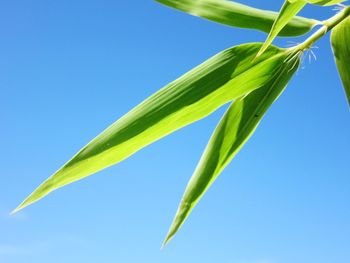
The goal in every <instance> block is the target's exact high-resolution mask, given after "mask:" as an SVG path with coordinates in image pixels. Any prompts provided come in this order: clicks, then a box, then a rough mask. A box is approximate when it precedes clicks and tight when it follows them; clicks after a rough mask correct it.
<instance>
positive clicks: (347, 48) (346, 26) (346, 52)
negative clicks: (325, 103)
mask: <svg viewBox="0 0 350 263" xmlns="http://www.w3.org/2000/svg"><path fill="white" fill-rule="evenodd" d="M331 42H332V47H333V53H334V59H335V62H336V64H337V67H338V71H339V74H340V77H341V80H342V82H343V86H344V90H345V93H346V96H347V98H348V103H349V106H350V18H347V19H345V20H344V21H343V22H341V23H340V24H339V25H337V26H336V27H335V28H334V29H333V30H332V33H331Z"/></svg>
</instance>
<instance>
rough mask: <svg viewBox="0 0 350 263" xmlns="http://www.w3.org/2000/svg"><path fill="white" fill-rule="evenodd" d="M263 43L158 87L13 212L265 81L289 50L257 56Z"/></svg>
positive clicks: (273, 49) (220, 57)
mask: <svg viewBox="0 0 350 263" xmlns="http://www.w3.org/2000/svg"><path fill="white" fill-rule="evenodd" d="M260 47H261V44H260V43H252V44H244V45H240V46H235V47H232V48H229V49H227V50H225V51H223V52H220V53H219V54H217V55H216V56H214V57H213V58H211V59H209V60H207V61H206V62H204V63H203V64H201V65H199V66H198V67H196V68H195V69H193V70H191V71H190V72H188V73H187V74H185V75H183V76H182V77H180V78H179V79H177V80H175V81H174V82H172V83H170V84H169V85H167V86H165V87H164V88H163V89H161V90H160V91H158V92H156V93H155V94H154V95H152V96H151V97H149V98H148V99H146V100H145V101H144V102H142V103H141V104H140V105H138V106H136V107H135V108H134V109H133V110H131V111H130V112H128V113H127V114H126V115H124V116H123V117H122V118H120V119H119V120H118V121H116V122H115V123H114V124H112V125H111V126H110V127H109V128H107V129H106V130H105V131H103V132H102V133H101V134H100V135H99V136H97V137H96V138H95V139H93V140H92V141H91V142H90V143H88V144H87V145H86V146H85V147H83V148H82V149H81V150H80V151H79V152H78V153H77V154H76V155H75V156H74V157H73V158H72V159H71V160H70V161H68V162H67V163H66V164H65V165H64V166H63V167H61V168H60V169H59V170H58V171H57V172H56V173H55V174H53V175H52V176H51V177H50V178H48V179H47V180H46V181H45V182H43V183H42V184H41V185H40V186H39V187H38V188H37V189H36V190H35V191H34V192H33V193H32V194H31V195H30V196H29V197H28V198H27V199H26V200H25V201H24V202H23V203H22V204H21V205H20V206H19V207H18V208H17V209H15V211H14V212H16V211H18V210H20V209H22V208H24V207H26V206H28V205H30V204H31V203H33V202H36V201H37V200H39V199H41V198H43V197H44V196H45V195H47V194H49V193H50V192H52V191H53V190H55V189H57V188H60V187H62V186H64V185H67V184H70V183H72V182H75V181H77V180H80V179H83V178H85V177H86V176H89V175H91V174H93V173H96V172H98V171H100V170H102V169H104V168H106V167H108V166H111V165H113V164H116V163H118V162H120V161H122V160H124V159H125V158H127V157H129V156H130V155H132V154H134V153H135V152H137V151H139V150H140V149H142V148H143V147H145V146H147V145H149V144H151V143H152V142H155V141H157V140H159V139H160V138H162V137H164V136H166V135H168V134H170V133H172V132H174V131H176V130H178V129H180V128H182V127H184V126H186V125H188V124H190V123H192V122H195V121H197V120H199V119H201V118H204V117H205V116H207V115H209V114H210V113H212V112H213V111H215V110H216V109H217V108H219V107H220V106H222V105H223V104H225V103H227V102H229V101H231V100H233V99H235V98H238V97H240V96H242V95H243V94H247V93H249V92H251V91H253V90H254V89H257V88H259V87H261V86H263V85H264V83H266V81H267V80H269V79H270V78H271V76H273V75H275V72H276V70H277V65H279V64H280V63H282V61H284V60H285V58H286V56H287V53H286V52H285V50H283V49H279V48H277V47H271V48H269V49H268V50H267V52H266V53H265V54H264V56H261V57H260V58H259V59H257V60H254V61H253V58H254V57H255V54H256V52H257V51H258V50H259V48H260Z"/></svg>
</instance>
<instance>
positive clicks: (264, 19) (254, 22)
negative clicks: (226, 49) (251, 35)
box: [156, 0, 319, 36]
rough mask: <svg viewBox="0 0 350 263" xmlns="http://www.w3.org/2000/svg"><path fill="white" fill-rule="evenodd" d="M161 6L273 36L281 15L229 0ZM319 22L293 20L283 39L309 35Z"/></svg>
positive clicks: (174, 1)
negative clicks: (271, 33) (272, 33)
mask: <svg viewBox="0 0 350 263" xmlns="http://www.w3.org/2000/svg"><path fill="white" fill-rule="evenodd" d="M156 1H157V2H159V3H162V4H164V5H167V6H170V7H172V8H175V9H178V10H181V11H183V12H186V13H189V14H192V15H194V16H199V17H202V18H205V19H208V20H211V21H214V22H217V23H221V24H224V25H229V26H233V27H240V28H251V29H256V30H260V31H263V32H266V33H268V32H270V30H271V27H272V25H273V23H274V21H275V20H276V19H277V17H278V13H277V12H272V11H267V10H262V9H257V8H253V7H250V6H247V5H243V4H240V3H237V2H232V1H226V0H201V1H193V0H156ZM318 23H319V21H317V20H313V19H308V18H304V17H293V18H292V19H291V20H290V21H289V22H288V23H287V25H286V26H285V27H284V28H283V29H282V30H281V31H280V32H279V33H278V35H279V36H299V35H303V34H305V33H307V32H309V31H310V30H311V29H312V28H313V27H314V26H315V25H317V24H318Z"/></svg>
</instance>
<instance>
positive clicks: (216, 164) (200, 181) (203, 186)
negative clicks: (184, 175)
mask: <svg viewBox="0 0 350 263" xmlns="http://www.w3.org/2000/svg"><path fill="white" fill-rule="evenodd" d="M299 54H300V53H295V54H294V55H293V56H291V58H290V59H288V61H285V62H284V63H281V65H280V66H278V71H276V73H275V74H274V75H273V76H271V78H270V79H269V81H267V82H266V83H265V85H264V86H263V87H261V88H259V89H257V90H254V91H253V92H251V93H249V94H248V95H246V96H242V97H241V98H239V99H237V100H236V101H234V102H233V103H232V104H231V106H230V107H229V109H228V110H227V111H226V113H225V115H224V116H223V118H222V119H221V121H220V123H219V125H218V126H217V128H216V129H215V131H214V133H213V135H212V137H211V138H210V140H209V143H208V145H207V147H206V149H205V151H204V153H203V155H202V158H201V160H200V162H199V164H198V166H197V168H196V170H195V172H194V174H193V176H192V178H191V179H190V181H189V183H188V185H187V187H186V190H185V193H184V195H183V197H182V199H181V202H180V205H179V208H178V210H177V213H176V216H175V218H174V220H173V223H172V225H171V227H170V230H169V232H168V235H167V237H166V239H165V241H164V245H165V244H166V243H167V242H168V241H169V240H170V239H171V238H172V237H173V236H174V235H175V233H176V232H177V231H178V229H179V228H180V226H181V225H182V224H183V223H184V221H185V220H186V218H187V217H188V215H189V214H190V212H191V211H192V209H193V208H194V207H195V205H196V204H197V203H198V201H199V200H200V198H201V197H202V196H203V194H204V193H205V192H206V191H207V190H208V188H209V187H210V185H211V184H212V183H213V182H214V180H215V179H216V178H217V177H218V176H219V174H220V173H221V172H222V171H223V169H224V168H225V167H226V166H227V165H228V164H229V163H230V161H231V160H232V159H233V157H234V156H235V155H236V154H237V153H238V151H239V150H240V149H241V148H242V146H243V145H244V144H245V142H246V141H247V140H248V139H249V137H250V136H251V135H252V134H253V132H254V131H255V129H256V128H257V126H258V124H259V122H260V120H261V119H262V117H263V115H264V114H265V112H266V111H267V110H268V108H269V107H270V106H271V104H272V103H273V102H274V101H275V100H276V99H277V98H278V96H279V95H280V94H281V93H282V91H283V90H284V88H285V86H286V85H287V83H288V81H289V80H290V78H291V77H292V76H293V74H294V72H295V71H296V69H297V68H298V65H299Z"/></svg>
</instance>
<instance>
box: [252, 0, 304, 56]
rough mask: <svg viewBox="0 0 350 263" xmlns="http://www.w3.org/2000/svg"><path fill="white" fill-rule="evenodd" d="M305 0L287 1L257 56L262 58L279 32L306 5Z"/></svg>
mask: <svg viewBox="0 0 350 263" xmlns="http://www.w3.org/2000/svg"><path fill="white" fill-rule="evenodd" d="M306 3H307V2H306V1H305V0H294V1H293V2H291V0H285V2H284V4H283V6H282V8H281V10H280V13H279V15H278V17H277V19H276V21H275V22H274V24H273V26H272V28H271V31H270V33H269V35H268V37H267V39H266V41H265V43H264V45H263V46H262V47H261V49H260V50H259V52H258V55H257V56H260V55H261V54H262V53H264V52H265V50H266V49H267V48H268V47H269V46H270V45H271V43H272V41H273V40H274V39H275V38H276V36H277V35H278V33H279V32H281V30H282V29H283V28H284V27H285V26H286V25H287V24H288V22H289V21H291V20H292V19H293V17H295V16H296V15H297V14H298V13H299V11H300V10H301V9H303V7H304V6H305V5H306Z"/></svg>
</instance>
